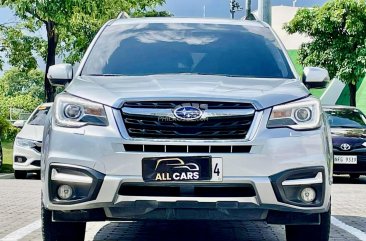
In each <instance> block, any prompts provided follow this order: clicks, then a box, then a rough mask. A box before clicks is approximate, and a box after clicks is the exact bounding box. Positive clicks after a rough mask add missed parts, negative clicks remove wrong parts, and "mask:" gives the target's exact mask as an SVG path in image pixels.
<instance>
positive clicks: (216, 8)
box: [161, 0, 326, 18]
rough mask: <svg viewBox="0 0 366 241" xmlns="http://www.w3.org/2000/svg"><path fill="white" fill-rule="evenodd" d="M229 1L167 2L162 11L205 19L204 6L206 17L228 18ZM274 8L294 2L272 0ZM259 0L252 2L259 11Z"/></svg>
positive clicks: (320, 0) (300, 2) (314, 0)
mask: <svg viewBox="0 0 366 241" xmlns="http://www.w3.org/2000/svg"><path fill="white" fill-rule="evenodd" d="M237 1H238V2H239V3H240V5H241V6H243V7H245V2H246V1H245V0H237ZM229 2H230V1H229V0H166V4H165V5H164V6H163V7H161V9H162V10H168V11H169V12H171V13H173V14H174V16H176V17H203V12H204V6H205V7H206V17H218V18H227V17H230V13H229ZM271 2H272V5H273V6H278V5H287V6H292V2H293V0H272V1H271ZM325 2H326V0H297V2H296V6H298V7H312V6H314V5H318V6H321V5H323V4H324V3H325ZM257 6H258V0H252V9H253V10H255V9H257ZM243 16H244V11H242V12H239V13H237V14H236V18H241V17H243Z"/></svg>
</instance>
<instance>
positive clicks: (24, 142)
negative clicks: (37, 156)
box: [15, 137, 36, 148]
mask: <svg viewBox="0 0 366 241" xmlns="http://www.w3.org/2000/svg"><path fill="white" fill-rule="evenodd" d="M15 145H17V146H21V147H28V148H33V147H35V146H36V144H35V141H34V140H29V139H24V138H18V137H17V138H15Z"/></svg>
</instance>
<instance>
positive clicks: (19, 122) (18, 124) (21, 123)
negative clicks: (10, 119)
mask: <svg viewBox="0 0 366 241" xmlns="http://www.w3.org/2000/svg"><path fill="white" fill-rule="evenodd" d="M25 122H26V121H25V120H17V121H15V122H14V123H13V126H14V127H16V128H19V129H22V128H23V127H24V125H25Z"/></svg>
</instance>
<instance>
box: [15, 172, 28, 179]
mask: <svg viewBox="0 0 366 241" xmlns="http://www.w3.org/2000/svg"><path fill="white" fill-rule="evenodd" d="M14 177H15V179H26V178H27V172H26V171H14Z"/></svg>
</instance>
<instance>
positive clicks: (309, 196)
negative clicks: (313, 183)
mask: <svg viewBox="0 0 366 241" xmlns="http://www.w3.org/2000/svg"><path fill="white" fill-rule="evenodd" d="M315 198H316V192H315V190H314V189H313V188H311V187H306V188H304V189H302V191H301V200H302V201H303V202H306V203H311V202H312V201H314V200H315Z"/></svg>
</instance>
